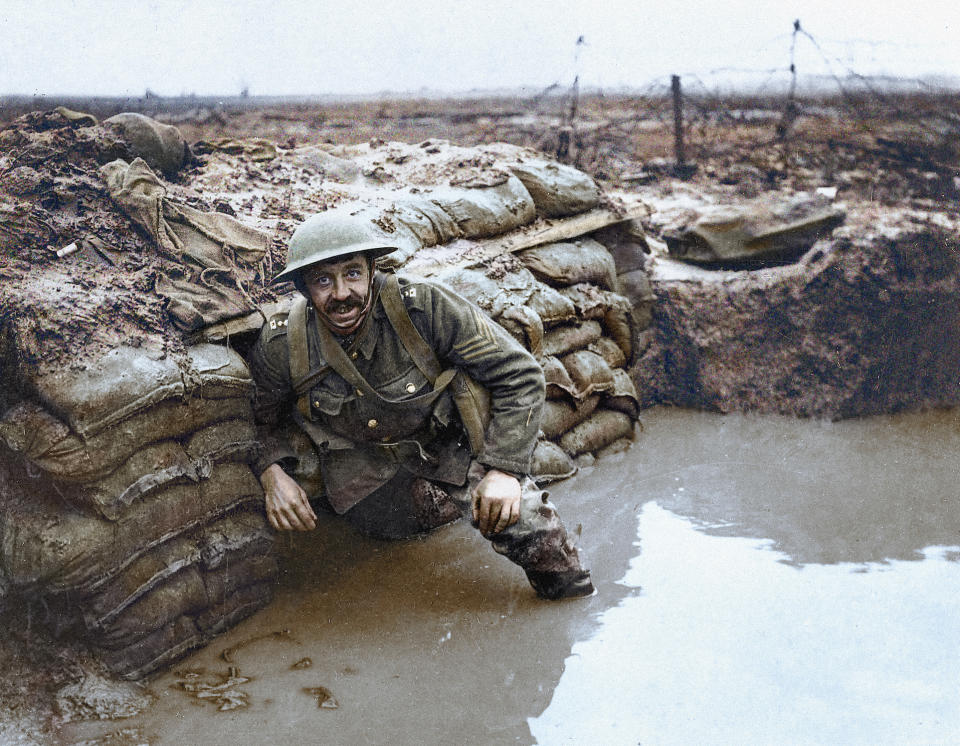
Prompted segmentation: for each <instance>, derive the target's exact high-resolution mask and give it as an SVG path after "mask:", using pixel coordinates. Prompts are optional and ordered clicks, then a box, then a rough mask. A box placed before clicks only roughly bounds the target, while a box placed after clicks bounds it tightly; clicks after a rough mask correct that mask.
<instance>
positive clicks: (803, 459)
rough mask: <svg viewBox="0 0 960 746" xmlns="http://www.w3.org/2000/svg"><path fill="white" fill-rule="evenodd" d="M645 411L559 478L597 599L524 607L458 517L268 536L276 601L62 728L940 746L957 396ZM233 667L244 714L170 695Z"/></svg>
mask: <svg viewBox="0 0 960 746" xmlns="http://www.w3.org/2000/svg"><path fill="white" fill-rule="evenodd" d="M641 419H642V422H643V424H644V431H643V433H642V434H641V436H640V437H639V439H638V441H637V443H636V444H635V445H634V446H633V447H632V448H631V449H630V450H629V451H628V452H625V453H620V454H616V455H611V456H608V457H605V458H604V459H602V460H600V461H598V462H597V464H596V465H595V466H593V467H590V468H586V469H583V470H582V471H581V472H580V474H578V475H577V476H576V477H574V478H571V479H569V480H567V481H565V482H563V483H560V484H556V485H553V487H552V488H551V490H550V491H551V495H552V498H553V499H554V500H555V502H556V503H557V505H558V506H559V508H560V511H561V514H562V515H563V516H564V518H565V521H566V523H567V525H568V528H569V529H571V530H572V531H575V532H579V533H580V539H579V542H580V546H581V547H582V548H583V549H584V550H585V552H586V553H587V555H588V559H589V561H590V565H591V567H592V570H593V576H594V582H595V584H596V585H597V588H598V592H597V593H596V594H595V595H594V596H593V597H590V598H588V599H580V600H574V601H566V602H561V603H550V602H543V601H539V600H537V599H536V598H535V596H534V595H533V593H532V591H531V590H530V589H529V588H528V586H527V585H526V582H525V580H524V579H523V576H522V573H521V572H520V571H519V570H517V569H516V568H514V567H513V566H512V565H511V564H510V563H509V562H507V561H506V560H505V559H504V558H502V557H500V556H498V555H496V554H494V553H493V552H492V551H491V550H490V549H489V547H488V546H487V545H486V542H485V541H483V539H482V538H481V537H480V536H479V535H478V534H475V533H474V532H473V530H472V529H471V528H470V527H469V526H467V525H464V524H462V523H461V524H456V525H453V526H450V527H447V528H444V529H441V530H439V531H437V532H435V533H433V534H431V535H430V536H427V537H425V538H423V539H418V540H412V541H405V542H393V543H382V542H374V541H370V540H366V539H362V538H360V537H358V536H356V535H355V534H353V533H352V531H351V530H350V529H349V528H347V527H345V526H344V525H342V524H341V523H330V524H324V525H323V526H322V528H321V529H318V531H317V532H316V533H314V534H311V535H309V536H305V535H297V536H288V537H285V538H284V541H283V542H282V547H281V554H282V557H283V572H282V578H281V585H280V588H279V590H278V592H277V595H276V600H275V601H274V603H273V604H271V605H270V606H269V607H267V608H266V609H264V610H263V611H261V612H259V613H258V614H256V615H255V616H254V617H252V618H250V619H248V620H246V621H245V622H243V623H241V624H240V625H239V626H237V627H236V628H234V629H232V630H230V631H229V632H227V633H226V634H224V635H223V636H222V637H220V638H218V639H217V640H216V641H215V642H214V643H213V644H211V645H209V646H208V647H206V648H205V649H203V650H200V651H199V652H197V653H196V654H194V655H192V656H191V657H189V658H187V659H185V660H183V661H181V662H180V663H179V664H178V665H177V666H175V667H174V668H173V669H172V670H170V671H168V672H165V673H163V674H162V675H159V676H157V677H155V678H154V679H153V680H152V681H151V682H149V688H150V690H151V692H152V693H153V695H154V702H153V704H152V705H151V706H150V707H149V708H148V709H147V710H146V711H144V712H143V713H142V714H140V715H139V716H137V717H135V718H132V719H129V720H123V721H114V722H109V723H100V722H81V723H72V724H69V725H66V726H64V728H63V729H62V730H61V732H60V734H59V736H60V738H61V739H62V740H63V741H64V742H65V743H73V742H76V741H78V740H81V739H84V738H87V739H94V738H102V737H103V736H104V735H105V734H109V733H111V732H116V731H117V730H118V729H129V730H130V731H131V732H134V733H135V734H136V735H137V737H139V738H140V739H141V740H139V741H136V742H147V741H148V742H149V743H151V744H182V743H203V744H209V745H211V746H213V745H216V744H230V745H231V746H236V744H253V743H317V744H356V743H365V744H388V743H389V744H407V743H418V744H448V743H458V742H463V743H467V742H469V743H476V744H534V743H537V744H585V743H603V744H610V745H614V744H637V743H643V744H674V743H676V744H686V743H791V744H820V743H845V744H856V743H863V744H868V743H870V744H873V743H880V742H883V743H941V742H944V743H945V742H950V741H952V740H953V738H954V737H955V735H956V733H957V732H960V710H958V708H957V706H956V692H957V690H958V686H960V673H958V671H960V668H958V666H957V663H958V661H960V642H958V641H960V565H958V563H957V559H958V558H960V531H958V522H957V515H958V511H957V487H956V454H957V452H958V451H960V410H956V409H954V410H935V411H928V412H923V413H914V414H900V415H893V416H882V417H873V418H864V419H854V420H845V421H840V422H825V421H818V420H797V419H793V418H788V417H780V416H775V415H763V416H760V415H744V414H729V415H717V414H709V413H701V412H694V411H688V410H680V409H668V408H655V409H651V410H648V411H646V412H645V413H644V414H643V416H642V418H641ZM231 668H232V669H234V670H233V671H232V673H234V674H235V675H236V676H239V677H242V678H244V679H249V680H248V681H244V682H242V683H239V684H236V685H235V687H234V691H235V692H236V693H237V694H238V696H239V700H238V701H242V703H243V706H238V707H236V709H230V710H228V711H220V709H219V706H220V705H222V704H223V701H224V700H218V699H215V698H207V699H198V698H196V697H195V696H192V695H191V694H190V693H189V692H187V691H185V690H184V689H183V688H182V685H181V682H184V681H206V682H210V684H211V685H214V684H216V683H217V682H220V681H223V680H224V679H225V677H226V676H227V675H228V674H229V673H231V671H230V669H231ZM321 687H322V689H321ZM327 693H329V697H331V698H332V699H330V698H328V697H327ZM240 695H242V696H240ZM334 702H335V703H336V705H337V707H336V708H334V707H332V706H331V705H332V704H333V703H334ZM321 703H325V704H326V705H327V706H326V707H321V706H320V704H321Z"/></svg>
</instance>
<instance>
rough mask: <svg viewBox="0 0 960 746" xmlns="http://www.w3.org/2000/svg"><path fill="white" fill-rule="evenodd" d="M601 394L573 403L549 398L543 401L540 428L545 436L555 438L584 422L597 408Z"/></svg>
mask: <svg viewBox="0 0 960 746" xmlns="http://www.w3.org/2000/svg"><path fill="white" fill-rule="evenodd" d="M599 403H600V396H599V395H597V394H595V395H593V396H588V397H587V398H586V399H584V400H583V401H579V402H577V403H576V404H571V403H569V402H566V401H559V400H556V399H547V401H545V402H544V403H543V416H542V418H541V420H540V430H541V431H542V432H543V435H544V437H547V438H550V439H551V440H554V439H556V438H559V437H560V436H561V435H563V434H564V433H565V432H567V431H568V430H569V429H570V428H572V427H573V426H574V425H576V424H578V423H580V422H583V420H585V419H587V417H589V416H590V415H591V414H592V413H593V410H595V409H596V408H597V405H598V404H599Z"/></svg>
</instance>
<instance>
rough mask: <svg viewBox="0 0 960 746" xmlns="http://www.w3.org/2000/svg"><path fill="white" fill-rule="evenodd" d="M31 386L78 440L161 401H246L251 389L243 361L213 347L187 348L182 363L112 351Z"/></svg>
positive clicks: (225, 349)
mask: <svg viewBox="0 0 960 746" xmlns="http://www.w3.org/2000/svg"><path fill="white" fill-rule="evenodd" d="M33 384H34V386H35V387H36V390H37V393H38V394H39V395H40V399H41V401H42V402H43V403H44V404H46V405H47V407H48V408H49V409H50V410H51V411H52V412H53V413H54V414H57V415H59V416H61V417H63V418H64V419H65V420H66V421H67V422H68V423H69V424H70V426H71V427H72V428H73V430H74V431H75V432H76V433H77V434H78V435H80V436H81V437H83V438H89V437H90V436H92V435H96V434H97V433H99V432H101V431H102V430H104V429H105V428H107V427H110V426H111V425H113V424H115V423H117V422H119V421H121V420H124V419H126V418H127V417H130V416H131V415H133V414H136V413H138V412H142V411H143V410H145V409H149V408H150V407H152V406H154V405H155V404H157V403H158V402H160V401H163V400H164V399H170V398H175V397H176V398H184V397H186V396H191V395H195V396H198V397H200V398H203V399H224V398H228V397H246V396H248V395H249V392H250V390H251V388H252V386H253V383H252V379H251V378H250V372H249V370H248V369H247V366H246V364H245V363H244V361H243V358H242V357H241V356H240V355H238V354H237V353H236V352H235V351H233V350H232V349H230V348H229V347H225V346H223V345H215V344H200V345H195V346H193V347H188V348H187V350H186V359H185V360H183V361H182V362H181V361H178V360H175V359H174V358H173V357H172V356H170V355H165V356H164V357H162V358H160V359H155V358H154V357H151V356H148V355H145V354H144V353H143V351H142V350H140V349H138V348H135V347H118V348H115V349H113V350H111V351H110V352H108V353H107V354H106V355H104V356H103V357H101V358H100V359H99V360H97V361H95V362H93V363H91V364H89V365H88V366H87V367H86V368H85V369H84V370H82V371H79V372H77V371H71V370H63V369H60V370H57V371H53V372H50V373H46V374H43V375H39V376H38V377H37V378H36V379H35V380H34V381H33Z"/></svg>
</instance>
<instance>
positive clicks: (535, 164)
mask: <svg viewBox="0 0 960 746" xmlns="http://www.w3.org/2000/svg"><path fill="white" fill-rule="evenodd" d="M507 167H508V168H509V169H510V171H511V172H512V173H513V174H514V176H516V177H517V178H518V179H520V181H522V182H523V185H524V186H525V187H526V188H527V191H528V192H530V196H531V198H532V199H533V204H534V205H536V207H537V213H538V214H540V215H543V216H544V217H548V218H559V217H563V216H565V215H576V214H577V213H579V212H585V211H587V210H590V209H593V208H594V207H596V206H597V205H598V204H599V202H600V189H599V187H598V186H597V184H596V182H595V181H594V180H593V179H592V178H590V176H588V175H587V174H585V173H584V172H583V171H580V170H579V169H576V168H574V167H573V166H568V165H566V164H563V163H557V162H556V161H548V160H544V159H537V158H524V159H523V162H522V163H509V164H508V165H507Z"/></svg>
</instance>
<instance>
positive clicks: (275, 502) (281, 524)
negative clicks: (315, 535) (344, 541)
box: [260, 464, 317, 531]
mask: <svg viewBox="0 0 960 746" xmlns="http://www.w3.org/2000/svg"><path fill="white" fill-rule="evenodd" d="M260 484H261V485H262V486H263V491H264V493H265V501H266V508H267V519H268V520H269V521H270V525H271V526H273V527H274V528H275V529H277V531H312V530H313V529H314V528H316V527H317V514H316V513H314V512H313V508H311V507H310V502H309V501H308V500H307V493H306V492H304V491H303V488H302V487H301V486H300V485H299V484H297V483H296V481H295V480H294V479H293V477H291V476H290V475H289V474H287V473H286V472H285V471H284V470H283V469H281V468H280V465H279V464H271V465H270V466H268V467H267V468H266V469H265V470H264V472H263V474H261V475H260Z"/></svg>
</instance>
